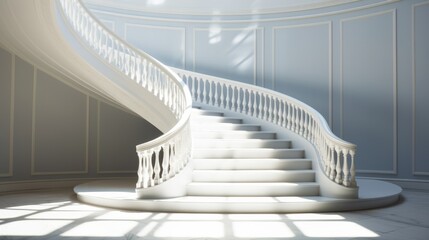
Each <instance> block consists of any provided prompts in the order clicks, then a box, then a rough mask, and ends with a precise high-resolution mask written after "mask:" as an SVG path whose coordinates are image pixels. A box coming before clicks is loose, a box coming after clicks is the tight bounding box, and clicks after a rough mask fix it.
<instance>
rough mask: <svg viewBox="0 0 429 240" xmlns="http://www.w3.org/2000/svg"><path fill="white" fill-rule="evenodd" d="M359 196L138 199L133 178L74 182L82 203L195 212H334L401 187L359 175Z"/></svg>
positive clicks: (390, 198)
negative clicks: (83, 182)
mask: <svg viewBox="0 0 429 240" xmlns="http://www.w3.org/2000/svg"><path fill="white" fill-rule="evenodd" d="M358 185H359V198H358V199H335V198H327V197H321V196H301V197H293V196H292V197H212V196H186V197H178V198H170V199H162V200H159V199H154V200H151V199H144V200H143V199H137V198H136V193H135V187H134V186H135V179H130V180H105V181H94V182H90V183H85V184H82V185H79V186H76V187H75V189H74V191H75V192H76V194H77V198H78V199H79V200H80V201H82V202H85V203H89V204H93V205H98V206H103V207H109V208H118V209H124V210H138V211H150V212H195V213H197V212H198V213H214V212H216V213H296V212H333V211H335V212H337V211H352V210H362V209H369V208H378V207H383V206H387V205H390V204H393V203H395V202H397V201H398V199H399V195H400V193H401V191H402V189H401V188H400V187H398V186H396V185H394V184H391V183H387V182H383V181H377V180H366V179H365V180H364V179H358Z"/></svg>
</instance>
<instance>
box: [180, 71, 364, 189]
mask: <svg viewBox="0 0 429 240" xmlns="http://www.w3.org/2000/svg"><path fill="white" fill-rule="evenodd" d="M174 71H175V72H176V73H177V74H179V76H181V77H182V79H183V80H184V81H186V83H187V85H188V87H189V88H190V91H191V95H192V98H193V101H195V102H199V103H203V104H209V105H212V106H215V107H220V108H224V109H226V110H230V111H234V112H238V113H242V114H246V115H249V116H251V117H256V118H259V119H263V120H266V121H268V122H271V123H274V124H276V125H279V126H281V127H284V128H287V129H289V130H291V131H293V132H295V133H297V134H299V135H301V136H302V137H304V138H305V139H306V140H308V141H309V142H311V143H312V144H313V146H314V147H315V149H316V151H317V153H318V155H319V163H320V165H321V169H323V172H324V174H325V175H326V176H327V177H329V178H330V179H331V180H332V181H334V182H336V183H337V184H340V185H343V186H345V187H351V188H353V187H356V179H355V176H356V173H355V162H354V161H355V160H354V156H355V153H356V145H354V144H352V143H349V142H346V141H344V140H342V139H340V138H338V137H337V136H335V135H334V133H332V131H331V129H330V127H329V125H328V124H327V122H326V120H325V118H324V117H323V116H322V115H321V114H320V113H319V112H318V111H316V110H315V109H313V108H312V107H310V106H308V105H307V104H305V103H303V102H301V101H299V100H297V99H295V98H292V97H290V96H287V95H284V94H281V93H279V92H275V91H273V90H270V89H266V88H262V87H258V86H255V85H250V84H245V83H241V82H236V81H231V80H227V79H222V78H218V77H213V76H209V75H204V74H200V73H195V72H190V71H185V70H182V69H174Z"/></svg>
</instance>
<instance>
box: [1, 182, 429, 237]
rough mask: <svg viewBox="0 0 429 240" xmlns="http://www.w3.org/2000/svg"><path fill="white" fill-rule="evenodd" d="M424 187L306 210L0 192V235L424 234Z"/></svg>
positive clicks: (427, 214) (427, 201) (427, 205)
mask: <svg viewBox="0 0 429 240" xmlns="http://www.w3.org/2000/svg"><path fill="white" fill-rule="evenodd" d="M428 236H429V192H427V191H426V192H424V191H416V190H404V191H403V194H402V196H401V200H400V202H399V203H398V204H396V205H394V206H390V207H386V208H382V209H374V210H365V211H355V212H338V213H322V214H320V213H318V214H312V213H306V214H183V213H181V214H178V213H155V212H132V211H119V210H115V209H107V208H100V207H95V206H90V205H86V204H82V203H79V202H78V201H77V200H76V198H75V196H74V194H73V191H72V189H58V190H49V191H46V190H45V191H32V192H17V193H9V194H3V195H0V239H2V240H3V239H193V240H209V239H288V238H294V239H321V238H322V239H401V240H402V239H425V240H426V239H428Z"/></svg>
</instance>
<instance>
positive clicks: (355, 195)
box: [0, 0, 401, 212]
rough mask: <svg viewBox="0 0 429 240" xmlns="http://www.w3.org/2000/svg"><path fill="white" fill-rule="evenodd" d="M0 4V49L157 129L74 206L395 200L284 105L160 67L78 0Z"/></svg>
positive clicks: (280, 97) (350, 149) (263, 94)
mask: <svg viewBox="0 0 429 240" xmlns="http://www.w3.org/2000/svg"><path fill="white" fill-rule="evenodd" d="M0 4H1V5H0V6H1V8H0V9H1V11H2V16H1V18H4V19H12V20H11V21H12V22H13V23H16V24H17V25H19V27H18V28H13V27H12V26H9V25H8V24H4V23H5V22H6V21H2V22H3V23H2V24H0V27H2V29H3V30H4V36H3V37H2V38H4V39H0V40H2V42H1V43H2V45H4V46H6V47H9V48H11V49H13V50H14V51H16V52H18V53H20V54H21V55H28V56H29V58H31V59H33V61H34V62H36V63H39V64H41V65H43V66H44V67H46V68H49V69H53V70H54V71H57V72H61V74H64V75H67V76H69V78H70V79H71V80H72V81H75V82H77V83H78V84H79V85H81V86H83V87H86V88H89V89H91V90H94V91H97V92H99V93H100V94H102V95H103V96H105V97H108V98H110V99H112V100H114V101H116V102H118V103H120V104H121V105H123V106H126V107H128V108H129V109H130V110H132V111H134V112H136V113H137V114H139V115H140V116H141V117H143V118H145V119H146V120H148V121H149V122H151V123H152V124H154V125H155V126H157V127H158V128H159V129H160V130H161V131H162V132H163V135H161V136H160V137H158V138H156V139H154V140H152V141H149V142H146V143H142V144H140V145H138V146H137V147H136V150H137V154H138V169H136V172H137V182H136V180H135V179H130V180H109V181H96V182H90V183H86V184H82V185H79V186H76V187H75V192H76V193H77V196H78V199H80V200H81V201H83V202H87V203H91V204H96V205H101V206H107V207H116V208H123V209H135V210H146V211H176V212H320V211H342V210H356V209H364V208H371V207H379V206H384V205H387V204H391V203H393V202H395V201H397V200H398V198H399V194H400V192H401V189H400V188H399V187H397V186H395V185H393V184H389V183H385V182H381V181H373V180H359V179H358V180H356V175H355V174H356V170H355V155H356V146H355V145H354V144H351V143H348V142H346V141H344V140H342V139H340V138H338V137H336V136H335V135H334V134H333V133H332V132H331V130H330V128H329V126H328V124H327V123H326V121H325V119H324V118H323V117H322V116H321V115H320V114H319V113H318V112H317V111H315V110H314V109H313V108H311V107H310V106H308V105H306V104H304V103H302V102H300V101H298V100H296V99H294V98H291V97H289V96H286V95H284V94H280V93H278V92H275V91H272V90H269V89H265V88H261V87H257V86H253V85H248V84H243V83H240V82H235V81H231V80H226V79H221V78H217V77H212V76H207V75H203V74H198V73H194V72H189V71H185V70H181V69H173V68H170V67H167V66H165V65H163V64H162V63H160V62H159V61H158V60H156V59H154V58H153V57H151V56H149V55H148V54H146V53H144V52H141V51H140V50H138V49H136V48H134V47H133V46H130V45H129V44H128V43H126V42H125V41H123V40H121V39H119V38H118V37H117V36H116V35H115V34H114V33H113V32H110V31H109V30H108V29H106V28H105V27H103V25H102V24H101V23H100V22H99V21H98V20H97V19H95V18H94V17H93V16H92V15H91V13H90V12H88V10H87V9H86V8H85V6H84V5H83V4H82V3H81V1H79V0H58V1H55V0H51V1H37V0H34V1H23V0H5V1H3V2H1V3H0ZM27 5H28V7H27ZM24 6H25V7H24ZM36 24H39V25H40V27H41V28H43V29H42V30H43V32H42V30H37V31H35V28H34V26H33V25H36ZM45 25H47V26H45ZM36 29H37V28H36ZM38 32H41V33H40V34H39V33H38ZM30 33H31V34H30ZM192 105H194V108H193V109H192V108H191V107H192Z"/></svg>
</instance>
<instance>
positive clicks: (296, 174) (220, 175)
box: [192, 170, 315, 183]
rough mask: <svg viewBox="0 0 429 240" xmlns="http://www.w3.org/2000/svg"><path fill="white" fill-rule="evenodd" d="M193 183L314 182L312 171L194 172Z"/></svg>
mask: <svg viewBox="0 0 429 240" xmlns="http://www.w3.org/2000/svg"><path fill="white" fill-rule="evenodd" d="M192 181H193V182H246V183H248V182H249V183H250V182H314V181H315V173H314V171H313V170H292V171H290V170H194V171H193V175H192Z"/></svg>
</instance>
